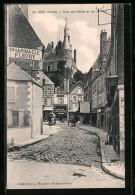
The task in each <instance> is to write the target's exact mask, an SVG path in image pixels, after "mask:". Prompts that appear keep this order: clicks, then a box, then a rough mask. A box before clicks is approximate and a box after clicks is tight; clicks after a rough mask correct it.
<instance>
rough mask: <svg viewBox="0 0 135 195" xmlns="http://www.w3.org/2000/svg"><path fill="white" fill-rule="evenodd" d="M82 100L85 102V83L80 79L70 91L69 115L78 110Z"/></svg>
mask: <svg viewBox="0 0 135 195" xmlns="http://www.w3.org/2000/svg"><path fill="white" fill-rule="evenodd" d="M81 102H84V84H83V83H82V82H81V81H78V82H77V83H76V84H75V85H74V86H73V87H72V88H71V89H70V90H69V93H68V106H69V110H68V111H69V116H70V114H74V113H75V112H77V111H78V108H79V104H80V103H81Z"/></svg>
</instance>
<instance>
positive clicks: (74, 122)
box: [72, 116, 76, 127]
mask: <svg viewBox="0 0 135 195" xmlns="http://www.w3.org/2000/svg"><path fill="white" fill-rule="evenodd" d="M75 125H76V118H75V116H73V122H72V126H74V127H75Z"/></svg>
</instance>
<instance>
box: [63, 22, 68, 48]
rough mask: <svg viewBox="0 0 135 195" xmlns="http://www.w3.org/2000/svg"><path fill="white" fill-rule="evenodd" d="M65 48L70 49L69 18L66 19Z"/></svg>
mask: <svg viewBox="0 0 135 195" xmlns="http://www.w3.org/2000/svg"><path fill="white" fill-rule="evenodd" d="M63 49H70V43H69V34H68V27H67V18H66V19H65V28H64V41H63Z"/></svg>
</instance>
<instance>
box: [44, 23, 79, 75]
mask: <svg viewBox="0 0 135 195" xmlns="http://www.w3.org/2000/svg"><path fill="white" fill-rule="evenodd" d="M59 62H63V64H64V66H65V68H70V69H71V70H72V73H73V74H74V73H75V72H76V71H77V65H76V64H77V57H76V50H74V59H73V57H72V45H71V42H70V35H69V32H68V27H67V20H66V24H65V28H64V40H63V42H62V41H60V40H59V41H58V43H57V45H56V47H55V48H54V43H53V42H52V43H50V44H48V45H47V48H46V49H45V50H44V56H43V70H44V73H45V74H46V75H47V76H48V77H49V75H50V73H52V72H55V71H57V70H58V69H59Z"/></svg>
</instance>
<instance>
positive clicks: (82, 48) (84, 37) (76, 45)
mask: <svg viewBox="0 0 135 195" xmlns="http://www.w3.org/2000/svg"><path fill="white" fill-rule="evenodd" d="M97 9H101V10H107V13H108V14H104V13H103V12H100V15H99V23H100V24H106V23H110V20H111V16H110V15H109V14H111V10H110V9H111V5H110V4H29V5H28V20H29V22H30V24H31V26H32V27H33V29H34V30H35V32H36V34H37V35H38V37H39V38H40V40H41V41H42V43H43V44H44V45H45V47H47V44H48V43H50V42H51V41H54V45H55V46H56V44H57V41H58V40H61V41H63V39H64V26H65V19H66V18H67V25H68V29H69V34H70V42H71V44H72V49H76V50H77V67H78V69H79V70H81V71H82V72H83V73H86V72H88V71H89V69H90V68H91V66H92V65H93V63H94V62H95V60H96V58H97V56H98V54H99V52H100V33H101V30H102V29H103V30H105V31H106V32H107V37H109V35H111V34H110V28H111V25H110V24H108V25H99V26H98V13H97ZM108 9H109V10H108ZM73 53H74V52H72V54H73Z"/></svg>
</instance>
